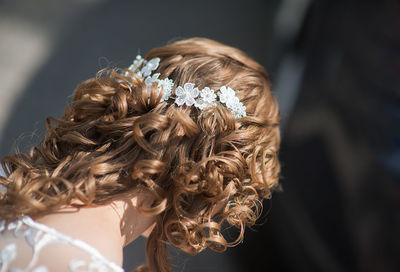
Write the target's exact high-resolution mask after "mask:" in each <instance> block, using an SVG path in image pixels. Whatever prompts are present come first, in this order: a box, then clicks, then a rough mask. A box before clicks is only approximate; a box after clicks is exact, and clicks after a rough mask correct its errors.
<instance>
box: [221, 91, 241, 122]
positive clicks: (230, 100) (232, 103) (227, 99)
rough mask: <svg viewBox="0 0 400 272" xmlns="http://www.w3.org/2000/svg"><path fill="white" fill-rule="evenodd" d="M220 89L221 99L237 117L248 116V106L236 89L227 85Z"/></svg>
mask: <svg viewBox="0 0 400 272" xmlns="http://www.w3.org/2000/svg"><path fill="white" fill-rule="evenodd" d="M219 90H220V91H219V92H218V97H219V101H220V102H221V103H225V105H226V107H227V108H228V109H229V110H230V111H231V112H232V114H233V115H234V117H235V118H241V117H243V116H246V107H245V106H244V105H243V104H242V103H241V102H240V100H239V98H238V97H237V96H236V94H235V91H234V90H232V89H231V88H229V87H226V86H222V87H221V88H220V89H219Z"/></svg>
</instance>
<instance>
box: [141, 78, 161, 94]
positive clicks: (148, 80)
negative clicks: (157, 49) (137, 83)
mask: <svg viewBox="0 0 400 272" xmlns="http://www.w3.org/2000/svg"><path fill="white" fill-rule="evenodd" d="M159 76H160V73H156V74H154V75H152V76H148V77H146V79H145V80H144V84H146V86H147V92H148V93H149V94H150V93H151V86H152V85H153V83H154V82H157V83H158V81H159V80H158V77H159Z"/></svg>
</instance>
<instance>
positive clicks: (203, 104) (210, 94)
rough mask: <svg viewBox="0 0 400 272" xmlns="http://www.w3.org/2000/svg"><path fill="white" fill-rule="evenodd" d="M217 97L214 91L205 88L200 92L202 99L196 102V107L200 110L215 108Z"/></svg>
mask: <svg viewBox="0 0 400 272" xmlns="http://www.w3.org/2000/svg"><path fill="white" fill-rule="evenodd" d="M216 97H217V95H216V94H215V92H214V90H212V89H210V88H208V87H205V88H204V89H202V90H201V91H200V98H199V99H197V100H196V104H195V106H196V107H197V108H199V109H200V110H203V109H205V108H208V107H211V106H215V102H216Z"/></svg>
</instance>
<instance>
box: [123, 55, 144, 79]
mask: <svg viewBox="0 0 400 272" xmlns="http://www.w3.org/2000/svg"><path fill="white" fill-rule="evenodd" d="M143 61H144V59H143V58H142V56H141V55H137V56H136V59H135V60H134V61H133V63H132V64H131V65H130V66H129V67H128V70H130V71H132V72H134V73H136V71H137V69H138V68H139V67H140V65H142V63H143ZM124 76H126V77H127V76H130V73H129V72H125V73H124Z"/></svg>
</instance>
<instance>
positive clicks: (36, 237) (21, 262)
mask: <svg viewBox="0 0 400 272" xmlns="http://www.w3.org/2000/svg"><path fill="white" fill-rule="evenodd" d="M54 258H56V259H54ZM49 260H51V261H50V262H49ZM5 271H11V272H22V271H31V272H48V271H71V272H83V271H90V272H92V271H93V272H106V271H107V272H108V271H118V272H123V271H124V270H123V269H122V268H121V267H120V266H119V265H117V264H115V263H113V262H111V261H109V260H108V259H107V258H105V257H104V256H103V255H101V254H100V252H99V251H98V250H97V249H95V248H93V247H92V246H90V245H89V244H87V243H85V242H83V241H81V240H78V239H73V238H71V237H70V236H67V235H65V234H62V233H60V232H58V231H57V230H55V229H53V228H50V227H48V226H46V225H43V224H40V223H38V222H35V221H34V220H32V219H31V218H30V217H28V216H25V217H23V218H21V219H19V220H18V221H16V222H13V223H10V224H8V225H7V226H6V225H5V222H4V221H0V272H5Z"/></svg>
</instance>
